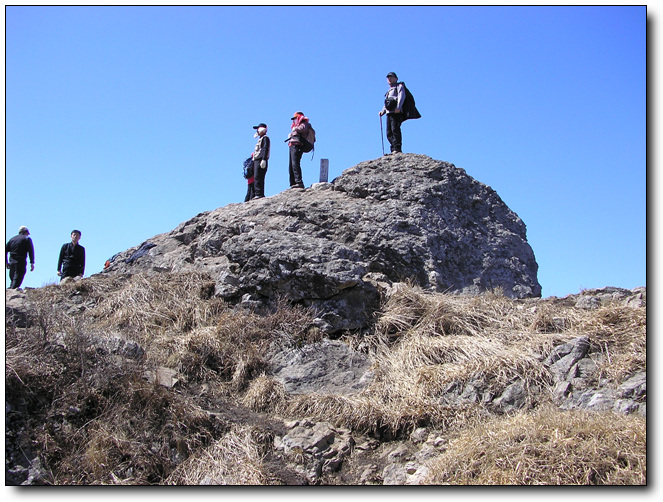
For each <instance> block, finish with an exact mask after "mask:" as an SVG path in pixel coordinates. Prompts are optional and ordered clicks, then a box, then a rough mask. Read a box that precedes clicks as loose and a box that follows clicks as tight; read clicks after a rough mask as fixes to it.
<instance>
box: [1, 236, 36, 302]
mask: <svg viewBox="0 0 663 502" xmlns="http://www.w3.org/2000/svg"><path fill="white" fill-rule="evenodd" d="M7 254H9V259H8V258H7ZM28 255H29V256H30V272H32V271H34V269H35V248H34V245H33V244H32V239H31V238H30V231H29V230H28V227H25V226H21V227H20V228H19V229H18V235H16V236H14V237H12V238H11V239H9V242H7V244H6V245H5V267H7V268H8V269H9V279H10V280H11V285H10V286H9V289H18V288H20V287H21V284H23V278H24V277H25V273H26V271H27V268H28V262H27V258H28Z"/></svg>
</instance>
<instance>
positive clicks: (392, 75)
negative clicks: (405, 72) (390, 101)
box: [387, 71, 398, 85]
mask: <svg viewBox="0 0 663 502" xmlns="http://www.w3.org/2000/svg"><path fill="white" fill-rule="evenodd" d="M387 80H388V81H389V85H394V84H395V83H396V82H398V75H396V74H395V73H394V72H393V71H390V72H389V73H387Z"/></svg>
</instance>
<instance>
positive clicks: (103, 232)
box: [5, 6, 647, 297]
mask: <svg viewBox="0 0 663 502" xmlns="http://www.w3.org/2000/svg"><path fill="white" fill-rule="evenodd" d="M5 12H6V23H5V30H6V37H5V43H6V47H5V49H6V50H5V54H6V61H5V70H6V75H5V77H6V81H5V84H6V86H5V89H6V94H5V96H6V102H5V105H6V109H5V112H6V113H5V118H6V120H5V126H6V134H5V148H6V150H5V159H6V176H5V182H6V187H5V196H6V204H5V211H6V216H5V223H6V226H5V241H7V240H8V239H9V238H11V237H12V236H13V235H15V234H16V233H17V230H18V227H19V226H20V225H27V226H28V227H29V228H30V231H31V234H32V238H33V241H34V243H35V249H36V268H35V271H34V272H28V273H27V275H26V278H25V280H24V283H23V286H24V287H25V286H27V287H40V286H42V285H44V284H47V283H51V282H56V281H57V276H56V273H55V271H56V265H57V258H58V252H59V249H60V246H61V245H62V244H64V243H65V242H68V241H69V234H70V232H71V230H72V229H74V228H76V229H80V230H81V231H82V239H81V244H82V245H83V246H85V248H86V250H87V267H86V276H89V275H91V274H94V273H97V272H99V271H101V269H102V268H103V264H104V261H105V260H106V259H107V258H109V257H110V256H112V255H113V254H115V253H117V252H119V251H123V250H126V249H128V248H130V247H132V246H137V245H139V244H141V243H142V242H143V241H145V240H147V239H149V238H150V237H152V236H154V235H156V234H159V233H162V232H167V231H170V230H172V229H173V228H175V227H176V226H177V225H178V224H179V223H181V222H183V221H186V220H188V219H189V218H191V217H193V216H195V215H196V214H198V213H200V212H203V211H208V210H213V209H216V208H217V207H220V206H225V205H227V204H230V203H240V202H242V201H243V200H244V195H245V192H246V181H245V180H244V179H243V178H242V175H241V168H242V161H243V160H244V159H245V158H246V157H247V156H249V155H250V153H251V151H252V150H253V147H254V144H255V139H254V138H253V133H254V130H253V129H252V126H253V125H256V124H258V123H259V122H265V123H267V124H268V126H269V132H268V135H269V136H270V137H271V138H272V157H271V160H270V167H269V171H268V173H267V179H266V195H267V196H270V195H275V194H277V193H279V192H281V191H282V190H284V189H286V188H287V187H288V159H287V153H288V150H287V147H286V145H285V143H283V140H284V139H285V138H286V136H287V134H288V131H289V126H290V120H289V118H290V117H291V116H292V113H293V112H294V111H296V110H302V111H304V112H305V114H306V115H307V116H308V117H309V118H310V119H311V123H312V124H313V125H314V127H315V128H316V131H317V135H318V142H317V144H316V153H315V158H314V159H313V161H311V160H310V157H311V156H310V154H308V155H305V156H304V159H303V161H302V165H303V172H304V182H305V184H306V185H307V186H309V185H311V184H312V183H313V182H316V181H317V180H318V170H319V160H320V159H321V158H327V159H329V162H330V174H329V177H330V179H333V178H334V177H336V176H338V175H340V174H341V173H342V171H343V170H345V169H347V168H349V167H351V166H353V165H355V164H357V163H359V162H362V161H365V160H369V159H375V158H377V157H379V156H381V155H382V145H381V139H380V119H379V116H378V111H379V110H380V108H381V106H382V99H383V94H384V92H385V91H386V89H387V80H386V78H385V76H386V74H387V73H388V72H389V71H394V72H396V73H397V74H398V76H399V78H400V79H401V80H403V81H405V82H406V83H407V84H408V87H409V88H410V89H411V90H412V92H413V93H414V95H415V97H416V99H417V105H418V108H419V110H420V111H421V113H422V115H423V117H422V118H421V119H419V120H416V121H409V122H406V123H405V124H404V126H403V136H404V142H403V150H404V152H410V153H420V154H425V155H428V156H430V157H433V158H434V159H438V160H443V161H448V162H451V163H453V164H455V165H456V166H457V167H461V168H463V169H465V170H466V171H467V173H468V174H469V175H471V176H472V177H474V178H475V179H477V180H478V181H481V182H483V183H485V184H487V185H489V186H491V187H492V188H494V189H495V190H496V191H497V193H498V194H499V195H500V196H501V197H502V199H503V200H504V202H505V203H506V204H507V205H508V206H509V207H510V208H511V209H512V210H513V211H515V212H516V213H517V214H518V215H519V216H520V217H521V218H522V219H523V221H524V222H525V224H526V225H527V237H528V240H529V243H530V244H531V246H532V249H533V250H534V254H535V256H536V260H537V262H538V264H539V275H538V278H539V282H540V283H541V285H542V288H543V296H545V297H547V296H552V295H555V296H565V295H567V294H572V293H578V292H579V291H580V290H581V289H583V288H594V287H603V286H619V287H625V288H633V287H636V286H644V285H646V251H647V249H646V230H647V229H646V182H647V179H646V154H647V151H646V126H647V123H646V116H647V108H646V84H647V81H646V70H647V66H646V63H647V61H646V49H647V47H646V16H647V11H646V8H645V7H644V6H640V7H629V6H626V7H623V6H622V7H610V6H603V7H591V6H590V7H577V6H569V7H558V6H552V7H516V6H514V7H486V6H484V7H446V6H437V7H421V6H419V7H388V6H376V7H352V6H349V7H338V6H332V7H149V6H148V7H75V6H74V7H47V6H46V7H21V6H17V7H6V11H5ZM390 26H392V28H389V27H390ZM395 26H398V28H397V29H396V28H395ZM385 145H386V146H387V147H388V143H387V141H386V139H385ZM7 276H8V274H7V273H6V274H5V277H6V285H8V279H7Z"/></svg>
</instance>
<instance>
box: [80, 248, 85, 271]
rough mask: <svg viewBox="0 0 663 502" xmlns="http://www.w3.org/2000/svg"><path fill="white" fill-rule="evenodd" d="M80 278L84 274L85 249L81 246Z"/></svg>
mask: <svg viewBox="0 0 663 502" xmlns="http://www.w3.org/2000/svg"><path fill="white" fill-rule="evenodd" d="M80 271H81V273H80V276H81V277H83V274H84V273H85V248H84V247H82V246H81V268H80Z"/></svg>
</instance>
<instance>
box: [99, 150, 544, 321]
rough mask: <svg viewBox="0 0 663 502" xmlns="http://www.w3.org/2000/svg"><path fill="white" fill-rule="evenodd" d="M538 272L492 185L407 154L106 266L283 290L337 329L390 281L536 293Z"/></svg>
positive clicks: (239, 288) (262, 300) (208, 219)
mask: <svg viewBox="0 0 663 502" xmlns="http://www.w3.org/2000/svg"><path fill="white" fill-rule="evenodd" d="M537 269H538V266H537V264H536V261H535V258H534V253H533V252H532V249H531V247H530V245H529V244H528V243H527V238H526V230H525V224H524V223H523V222H522V220H521V219H520V218H519V217H518V216H517V215H516V214H515V213H514V212H513V211H511V210H510V209H509V208H508V207H507V206H506V205H505V204H504V202H503V201H502V200H501V199H500V197H499V196H498V195H497V193H496V192H495V191H494V190H492V189H491V188H490V187H488V186H486V185H484V184H483V183H480V182H478V181H476V180H474V179H473V178H472V177H470V176H468V175H467V173H466V172H465V171H464V170H463V169H460V168H457V167H455V166H454V165H452V164H449V163H447V162H441V161H437V160H433V159H431V158H430V157H427V156H424V155H415V154H402V155H393V156H389V157H383V158H379V159H377V160H371V161H367V162H362V163H360V164H358V165H356V166H354V167H352V168H350V169H347V170H346V171H345V172H343V174H342V175H341V176H339V177H338V178H336V179H335V180H333V181H332V182H331V183H320V184H316V185H313V187H311V188H310V189H308V190H305V191H304V190H300V189H295V190H287V191H284V192H282V193H280V194H277V195H275V196H273V197H268V198H264V199H258V200H254V201H251V202H249V203H243V204H229V205H227V206H224V207H221V208H219V209H216V210H214V211H208V212H204V213H200V214H198V215H197V216H195V217H193V218H192V219H190V220H189V221H186V222H184V223H182V224H181V225H179V226H178V227H177V228H175V229H174V230H173V231H171V232H168V233H165V234H161V235H157V236H155V237H153V238H151V239H149V240H148V241H145V242H144V243H142V244H141V245H140V246H137V247H134V248H131V249H129V250H127V251H125V252H123V253H119V254H118V255H116V256H115V257H114V260H113V261H112V263H110V266H109V267H108V268H107V269H106V270H105V271H104V272H105V273H135V272H141V271H142V272H145V271H148V272H181V271H193V270H202V271H206V272H209V273H210V274H211V275H212V277H213V278H214V279H215V282H216V287H215V294H216V295H218V296H221V297H223V298H224V299H225V300H227V301H229V302H232V303H245V304H247V305H252V306H259V305H266V304H269V303H271V302H274V301H275V300H276V298H278V297H286V298H287V299H289V300H290V301H292V302H296V303H300V304H304V305H307V306H312V307H314V308H315V309H317V310H318V312H319V313H320V317H319V324H320V327H321V328H323V330H324V331H326V332H328V333H332V332H335V331H339V330H345V329H357V328H361V327H363V326H365V325H366V323H367V321H368V320H369V319H370V318H371V316H372V314H373V312H374V310H375V308H376V307H377V305H378V304H379V300H380V296H381V291H383V289H384V288H385V287H389V285H390V284H391V283H393V282H398V281H403V280H411V281H414V282H415V283H417V284H419V285H420V286H422V287H424V288H428V289H431V290H434V291H450V292H458V293H470V294H475V293H479V292H481V291H485V290H491V289H495V288H501V289H502V290H503V292H504V294H505V295H506V296H508V297H512V298H524V297H538V296H540V294H541V287H540V285H539V283H538V281H537Z"/></svg>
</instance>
